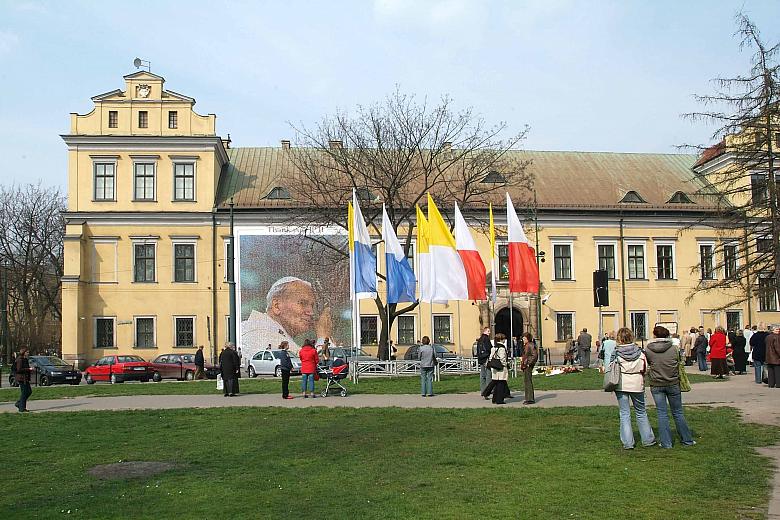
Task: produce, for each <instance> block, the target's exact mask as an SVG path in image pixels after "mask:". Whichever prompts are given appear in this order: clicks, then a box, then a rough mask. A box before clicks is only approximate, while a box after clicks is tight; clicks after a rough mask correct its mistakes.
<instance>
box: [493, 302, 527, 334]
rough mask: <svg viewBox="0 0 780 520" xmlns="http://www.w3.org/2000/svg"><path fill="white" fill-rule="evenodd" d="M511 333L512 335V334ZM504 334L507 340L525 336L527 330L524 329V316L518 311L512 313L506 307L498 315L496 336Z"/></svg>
mask: <svg viewBox="0 0 780 520" xmlns="http://www.w3.org/2000/svg"><path fill="white" fill-rule="evenodd" d="M510 331H511V334H510ZM499 332H500V333H502V334H503V335H505V336H506V337H507V338H510V337H511V336H512V335H514V336H517V337H518V338H520V336H522V335H523V332H525V329H524V328H523V315H522V314H521V313H520V311H518V310H517V309H512V310H511V312H510V309H509V307H504V308H503V309H501V310H500V311H498V312H497V313H496V334H498V333H499Z"/></svg>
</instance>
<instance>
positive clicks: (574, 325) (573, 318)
mask: <svg viewBox="0 0 780 520" xmlns="http://www.w3.org/2000/svg"><path fill="white" fill-rule="evenodd" d="M559 314H571V337H572V339H574V338H576V337H577V336H576V334H577V311H555V341H556V342H562V341H568V340H567V339H558V336H559V335H558V315H559Z"/></svg>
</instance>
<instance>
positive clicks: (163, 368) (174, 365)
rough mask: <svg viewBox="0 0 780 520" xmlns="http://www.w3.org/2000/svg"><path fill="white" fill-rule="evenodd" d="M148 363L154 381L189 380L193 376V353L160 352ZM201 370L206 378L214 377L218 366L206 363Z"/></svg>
mask: <svg viewBox="0 0 780 520" xmlns="http://www.w3.org/2000/svg"><path fill="white" fill-rule="evenodd" d="M149 365H150V366H151V371H152V379H153V380H154V381H162V380H163V379H178V380H180V381H191V380H192V379H193V378H194V377H195V354H160V355H159V356H157V357H156V358H154V360H153V361H152V362H151V363H149ZM203 371H204V373H205V375H206V377H207V378H209V379H216V378H217V372H219V367H216V366H214V365H212V364H210V363H206V364H205V365H204V367H203Z"/></svg>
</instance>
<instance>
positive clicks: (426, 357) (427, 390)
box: [417, 336, 436, 397]
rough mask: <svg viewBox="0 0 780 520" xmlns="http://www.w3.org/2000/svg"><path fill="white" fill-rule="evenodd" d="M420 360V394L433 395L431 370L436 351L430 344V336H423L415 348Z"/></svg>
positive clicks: (434, 366)
mask: <svg viewBox="0 0 780 520" xmlns="http://www.w3.org/2000/svg"><path fill="white" fill-rule="evenodd" d="M417 359H419V360H420V395H422V396H423V397H433V372H434V370H435V369H436V352H435V351H434V350H433V345H431V338H429V337H428V336H423V338H422V344H421V345H420V348H419V349H418V350H417Z"/></svg>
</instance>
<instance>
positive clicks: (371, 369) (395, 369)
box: [349, 357, 515, 383]
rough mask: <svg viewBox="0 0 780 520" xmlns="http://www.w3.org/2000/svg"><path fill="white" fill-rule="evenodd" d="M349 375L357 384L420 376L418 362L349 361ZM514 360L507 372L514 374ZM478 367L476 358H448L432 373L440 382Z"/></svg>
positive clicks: (473, 372) (468, 372)
mask: <svg viewBox="0 0 780 520" xmlns="http://www.w3.org/2000/svg"><path fill="white" fill-rule="evenodd" d="M349 365H350V366H349V375H350V379H351V380H352V382H354V383H357V382H359V381H360V378H361V377H398V376H412V375H419V374H420V362H419V361H418V360H406V359H403V360H396V361H350V363H349ZM514 365H515V360H514V359H510V360H509V370H510V371H512V372H513V373H514V371H515V366H514ZM478 373H479V365H478V364H477V358H461V357H458V358H448V359H439V363H438V364H437V365H436V370H435V371H434V379H435V380H436V381H440V380H441V375H442V374H451V375H463V374H478Z"/></svg>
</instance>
